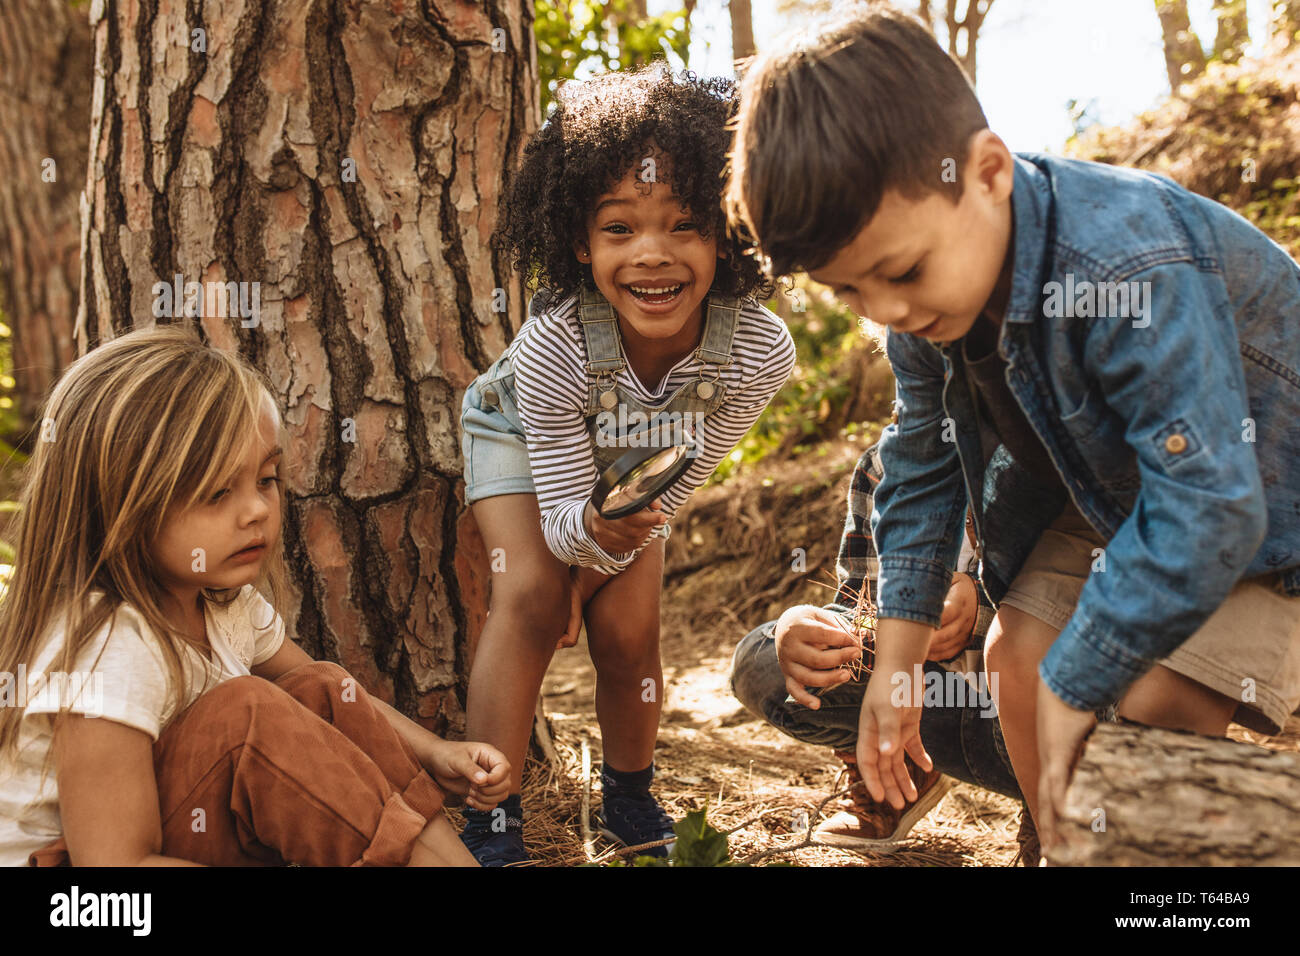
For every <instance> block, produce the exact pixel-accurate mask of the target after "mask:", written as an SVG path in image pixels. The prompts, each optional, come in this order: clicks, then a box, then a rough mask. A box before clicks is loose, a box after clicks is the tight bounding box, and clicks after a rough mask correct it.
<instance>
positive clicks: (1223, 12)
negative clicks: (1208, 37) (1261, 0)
mask: <svg viewBox="0 0 1300 956" xmlns="http://www.w3.org/2000/svg"><path fill="white" fill-rule="evenodd" d="M1214 13H1215V16H1216V17H1217V18H1218V29H1217V31H1216V32H1215V34H1214V55H1215V56H1216V57H1218V58H1219V59H1220V60H1222V61H1223V62H1224V63H1235V62H1237V60H1239V59H1241V55H1242V53H1243V52H1244V51H1245V49H1246V47H1247V46H1248V45H1249V44H1250V21H1249V20H1247V19H1246V0H1214Z"/></svg>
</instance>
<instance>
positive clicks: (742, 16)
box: [727, 0, 755, 60]
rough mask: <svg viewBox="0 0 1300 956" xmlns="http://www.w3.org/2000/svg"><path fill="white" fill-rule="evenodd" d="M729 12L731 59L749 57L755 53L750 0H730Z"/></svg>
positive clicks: (728, 4)
mask: <svg viewBox="0 0 1300 956" xmlns="http://www.w3.org/2000/svg"><path fill="white" fill-rule="evenodd" d="M727 12H728V13H729V14H730V16H731V59H732V60H745V59H748V58H749V57H751V56H753V55H754V53H755V49H754V17H753V11H752V9H751V5H750V0H728V3H727Z"/></svg>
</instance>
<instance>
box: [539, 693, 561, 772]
mask: <svg viewBox="0 0 1300 956" xmlns="http://www.w3.org/2000/svg"><path fill="white" fill-rule="evenodd" d="M533 734H534V736H536V737H537V746H538V747H540V748H541V749H542V755H543V756H544V757H545V758H546V762H547V763H548V764H550V765H551V773H555V771H556V769H557V768H558V767H559V766H560V757H559V755H558V754H557V753H556V752H555V741H554V740H553V739H552V738H551V728H550V725H549V724H547V722H546V709H545V708H544V707H543V706H542V695H541V694H540V693H539V694H538V695H537V709H536V711H534V713H533Z"/></svg>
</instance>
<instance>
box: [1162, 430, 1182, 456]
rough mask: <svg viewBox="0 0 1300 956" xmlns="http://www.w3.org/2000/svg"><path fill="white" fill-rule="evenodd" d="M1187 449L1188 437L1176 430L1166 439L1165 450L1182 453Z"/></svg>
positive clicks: (1170, 452)
mask: <svg viewBox="0 0 1300 956" xmlns="http://www.w3.org/2000/svg"><path fill="white" fill-rule="evenodd" d="M1186 450H1187V439H1186V438H1184V437H1183V436H1182V435H1180V434H1178V433H1177V432H1174V433H1173V434H1172V435H1170V436H1169V437H1168V438H1166V439H1165V451H1167V452H1169V454H1171V455H1181V454H1182V453H1183V452H1185V451H1186Z"/></svg>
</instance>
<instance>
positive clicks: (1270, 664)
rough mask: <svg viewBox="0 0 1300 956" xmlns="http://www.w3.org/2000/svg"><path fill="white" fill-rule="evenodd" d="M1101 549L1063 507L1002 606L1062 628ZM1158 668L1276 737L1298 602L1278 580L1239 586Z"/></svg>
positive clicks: (1298, 642) (1299, 655) (1297, 665)
mask: <svg viewBox="0 0 1300 956" xmlns="http://www.w3.org/2000/svg"><path fill="white" fill-rule="evenodd" d="M1105 546H1106V541H1105V540H1104V539H1103V538H1102V537H1101V536H1100V535H1098V534H1097V532H1096V531H1094V530H1093V528H1092V526H1091V525H1090V524H1088V521H1087V519H1086V518H1084V517H1083V516H1082V515H1081V514H1080V513H1079V511H1078V509H1077V508H1075V506H1074V503H1073V502H1067V503H1066V506H1065V510H1064V511H1062V512H1061V515H1060V517H1058V518H1057V519H1056V521H1054V522H1053V523H1052V525H1051V526H1050V527H1049V528H1048V529H1047V530H1046V531H1044V532H1043V535H1042V537H1041V538H1039V539H1038V543H1037V544H1036V545H1035V546H1034V549H1033V551H1031V552H1030V554H1029V557H1028V558H1027V559H1026V560H1025V564H1024V567H1022V568H1021V569H1020V573H1019V574H1018V575H1016V579H1015V580H1014V581H1012V582H1011V587H1010V588H1009V589H1008V590H1007V595H1006V597H1005V598H1003V603H1004V604H1009V605H1011V606H1012V607H1014V608H1018V609H1020V610H1021V611H1024V612H1025V613H1026V614H1030V615H1033V616H1034V617H1036V618H1038V619H1039V620H1040V621H1045V622H1046V623H1047V624H1050V625H1051V626H1052V627H1054V628H1056V629H1057V630H1061V629H1063V628H1064V627H1065V625H1066V623H1067V622H1068V621H1069V619H1070V617H1071V615H1072V614H1074V608H1075V605H1076V604H1078V602H1079V595H1080V593H1082V591H1083V585H1084V582H1086V581H1087V580H1088V575H1089V574H1090V573H1091V571H1092V564H1093V561H1094V560H1095V558H1094V555H1093V549H1094V548H1104V547H1105ZM1159 663H1160V664H1162V665H1163V666H1165V667H1167V668H1169V669H1170V670H1172V671H1176V672H1177V673H1179V674H1182V675H1183V676H1185V677H1189V678H1191V679H1192V680H1194V681H1196V682H1198V683H1200V684H1204V685H1205V686H1206V687H1209V688H1210V689H1212V690H1216V691H1218V692H1219V693H1221V694H1223V695H1225V696H1227V697H1230V698H1232V699H1234V700H1241V701H1243V702H1242V703H1241V704H1239V705H1238V707H1237V713H1236V715H1235V716H1234V717H1233V720H1235V721H1236V722H1237V723H1239V724H1241V725H1243V726H1245V727H1248V728H1250V729H1251V730H1255V731H1258V732H1260V733H1265V734H1276V733H1278V731H1280V730H1281V729H1282V726H1283V725H1284V724H1285V723H1286V721H1287V718H1288V717H1289V716H1290V715H1291V714H1292V713H1294V712H1296V709H1297V707H1298V706H1300V597H1288V596H1287V595H1286V594H1284V593H1283V592H1282V590H1281V584H1280V580H1279V575H1267V576H1265V577H1257V578H1251V579H1249V580H1243V581H1239V582H1238V583H1237V586H1236V587H1234V588H1233V589H1232V590H1231V591H1230V592H1229V593H1228V596H1227V598H1226V599H1224V602H1223V604H1222V605H1220V607H1219V609H1218V610H1217V611H1215V612H1214V613H1213V614H1212V615H1210V617H1209V619H1208V620H1207V621H1206V622H1205V624H1203V625H1202V626H1201V628H1200V630H1198V631H1196V632H1195V633H1194V634H1192V636H1191V637H1189V638H1188V639H1187V640H1186V641H1184V642H1183V643H1182V645H1180V646H1179V647H1178V648H1177V649H1176V650H1175V651H1174V652H1173V653H1172V654H1170V655H1169V656H1168V657H1166V658H1164V659H1163V660H1161V661H1160V662H1159ZM1252 694H1253V696H1254V700H1253V701H1251V700H1250V699H1249V698H1250V696H1251V695H1252Z"/></svg>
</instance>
